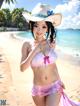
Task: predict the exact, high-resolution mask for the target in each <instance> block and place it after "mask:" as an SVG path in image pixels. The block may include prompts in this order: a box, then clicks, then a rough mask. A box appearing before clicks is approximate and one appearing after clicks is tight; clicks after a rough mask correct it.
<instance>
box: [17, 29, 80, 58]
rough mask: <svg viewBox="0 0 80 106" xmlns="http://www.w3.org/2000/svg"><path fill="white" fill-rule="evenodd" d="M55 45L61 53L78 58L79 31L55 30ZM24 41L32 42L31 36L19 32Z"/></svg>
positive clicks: (79, 53) (79, 51) (79, 50)
mask: <svg viewBox="0 0 80 106" xmlns="http://www.w3.org/2000/svg"><path fill="white" fill-rule="evenodd" d="M56 34H57V36H56V42H57V43H56V44H57V46H59V48H60V49H61V51H62V52H64V53H67V54H70V55H73V56H77V57H80V30H78V29H75V30H73V29H65V30H63V29H62V30H57V33H56ZM17 35H18V36H20V37H24V38H25V39H30V41H32V40H33V37H32V34H31V32H30V31H28V32H20V33H18V34H17Z"/></svg>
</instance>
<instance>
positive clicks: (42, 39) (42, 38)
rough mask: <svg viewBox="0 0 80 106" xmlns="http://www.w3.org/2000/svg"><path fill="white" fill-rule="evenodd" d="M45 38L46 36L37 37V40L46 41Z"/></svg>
mask: <svg viewBox="0 0 80 106" xmlns="http://www.w3.org/2000/svg"><path fill="white" fill-rule="evenodd" d="M44 40H46V39H45V38H44V37H39V38H36V41H37V42H42V41H44Z"/></svg>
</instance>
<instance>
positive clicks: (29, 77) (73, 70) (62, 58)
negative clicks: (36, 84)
mask: <svg viewBox="0 0 80 106" xmlns="http://www.w3.org/2000/svg"><path fill="white" fill-rule="evenodd" d="M15 35H16V34H15V32H14V35H12V32H1V33H0V100H4V99H6V103H7V105H9V106H35V105H34V102H33V100H32V96H31V87H32V81H33V73H32V70H31V68H30V67H29V68H28V69H27V70H26V71H25V72H21V71H20V67H19V65H20V59H21V47H22V45H23V42H24V39H22V38H16V37H15ZM56 50H57V52H58V59H57V61H56V63H57V67H58V71H59V74H60V77H61V79H62V81H63V82H64V84H65V88H66V89H65V92H66V93H67V95H68V96H69V97H70V98H71V99H72V100H75V101H80V65H79V61H78V62H77V60H76V58H73V57H72V56H70V55H67V54H63V53H62V52H61V51H60V49H59V48H56Z"/></svg>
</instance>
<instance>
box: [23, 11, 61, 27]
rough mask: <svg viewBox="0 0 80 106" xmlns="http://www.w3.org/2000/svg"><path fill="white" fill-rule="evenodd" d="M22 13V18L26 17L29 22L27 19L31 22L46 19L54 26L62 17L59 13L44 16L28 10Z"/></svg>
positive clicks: (59, 22) (58, 23)
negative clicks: (35, 14) (32, 13)
mask: <svg viewBox="0 0 80 106" xmlns="http://www.w3.org/2000/svg"><path fill="white" fill-rule="evenodd" d="M22 15H23V16H24V18H25V19H26V21H27V22H29V21H33V22H36V21H48V22H51V23H52V24H53V25H54V26H58V25H60V24H61V19H62V15H61V14H60V13H56V14H53V15H50V16H48V17H46V18H43V17H37V16H33V15H31V14H30V13H28V12H23V13H22Z"/></svg>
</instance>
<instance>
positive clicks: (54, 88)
mask: <svg viewBox="0 0 80 106" xmlns="http://www.w3.org/2000/svg"><path fill="white" fill-rule="evenodd" d="M56 92H59V93H60V94H61V98H60V103H59V106H80V102H74V101H72V100H71V99H70V98H68V96H67V95H66V94H65V93H64V91H63V88H62V86H61V81H60V80H57V81H56V82H55V83H52V84H50V85H48V86H44V87H42V86H36V85H34V86H33V88H32V96H36V95H39V96H47V95H50V94H52V93H56Z"/></svg>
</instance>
